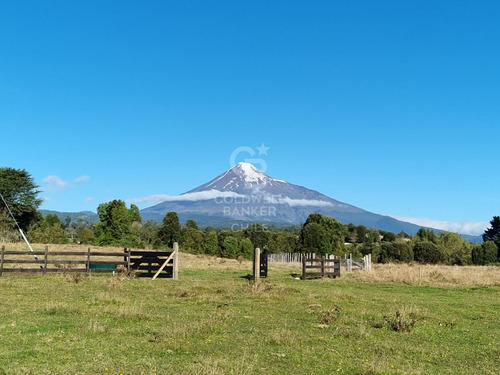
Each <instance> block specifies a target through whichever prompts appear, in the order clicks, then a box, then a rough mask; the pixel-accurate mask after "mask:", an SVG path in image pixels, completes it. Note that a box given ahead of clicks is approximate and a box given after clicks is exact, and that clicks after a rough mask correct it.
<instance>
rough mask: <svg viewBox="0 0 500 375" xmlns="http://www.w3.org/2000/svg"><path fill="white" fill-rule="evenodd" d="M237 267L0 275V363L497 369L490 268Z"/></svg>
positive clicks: (62, 369)
mask: <svg viewBox="0 0 500 375" xmlns="http://www.w3.org/2000/svg"><path fill="white" fill-rule="evenodd" d="M405 267H406V268H405ZM250 270H251V264H250V263H249V262H242V263H239V262H237V261H234V260H223V259H216V258H209V257H206V256H192V255H187V254H182V256H181V259H180V273H179V280H178V281H173V280H166V279H159V280H155V281H151V280H147V279H135V278H126V277H122V276H120V275H118V276H111V275H99V276H92V277H88V276H86V275H80V274H58V275H46V276H13V275H9V276H3V277H0V291H1V294H0V296H1V304H0V317H1V319H0V374H69V373H74V374H124V375H125V374H155V373H156V374H290V373H295V374H332V373H344V374H406V373H407V374H497V373H498V368H500V347H499V344H500V342H499V341H500V340H499V339H500V325H499V321H500V282H499V279H498V277H499V276H498V274H499V273H500V268H498V267H467V268H457V267H437V268H436V267H434V266H422V267H420V268H419V266H413V267H410V266H397V265H386V266H378V267H376V268H375V269H374V271H372V272H371V273H368V272H354V273H352V274H349V275H346V274H344V275H343V276H342V277H341V278H340V279H335V280H308V281H302V280H295V279H294V278H293V277H291V274H292V273H295V272H296V273H298V272H299V269H298V268H289V267H284V266H279V265H271V268H270V273H269V278H268V279H267V280H265V281H264V282H262V283H259V284H256V285H254V284H252V283H249V282H248V281H247V280H246V279H244V278H242V276H245V275H246V274H248V273H249V272H250ZM405 275H406V276H405ZM460 280H462V281H460Z"/></svg>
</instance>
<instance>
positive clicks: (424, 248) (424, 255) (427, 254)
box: [413, 241, 446, 263]
mask: <svg viewBox="0 0 500 375" xmlns="http://www.w3.org/2000/svg"><path fill="white" fill-rule="evenodd" d="M413 253H414V254H415V260H416V261H417V262H420V263H442V262H445V261H446V255H445V254H444V253H443V251H442V250H441V249H440V248H439V247H438V246H437V245H436V244H435V243H433V242H430V241H417V242H416V243H415V246H414V247H413Z"/></svg>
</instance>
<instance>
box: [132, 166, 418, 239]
mask: <svg viewBox="0 0 500 375" xmlns="http://www.w3.org/2000/svg"><path fill="white" fill-rule="evenodd" d="M169 211H175V212H177V213H178V214H179V216H180V218H181V219H183V218H195V220H197V222H198V223H199V224H201V225H207V224H209V225H217V224H219V225H224V226H228V225H231V224H236V225H240V224H242V223H249V222H255V221H258V222H261V223H274V224H278V225H297V224H301V223H303V222H304V221H305V220H306V218H307V216H308V215H309V214H310V213H312V212H318V213H321V214H325V215H329V216H333V217H335V218H336V219H337V220H339V221H341V222H342V223H344V224H348V223H353V224H356V225H365V226H366V227H374V228H377V229H381V230H386V231H391V232H395V233H399V232H401V231H405V232H406V233H408V234H414V233H416V232H417V231H418V229H420V227H419V226H417V225H414V224H411V223H406V222H402V221H399V220H396V219H394V218H391V217H389V216H383V215H378V214H375V213H372V212H369V211H366V210H363V209H361V208H359V207H356V206H353V205H350V204H348V203H344V202H340V201H337V200H335V199H332V198H330V197H328V196H326V195H324V194H321V193H319V192H317V191H315V190H311V189H307V188H305V187H303V186H299V185H294V184H291V183H288V182H286V181H282V180H278V179H275V178H272V177H270V176H268V175H266V174H265V173H263V172H261V171H260V170H258V169H257V168H255V167H254V166H253V165H252V164H249V163H239V164H237V165H235V166H234V167H232V168H231V169H229V170H228V171H226V172H224V173H222V174H221V175H219V176H217V177H216V178H214V179H213V180H211V181H209V182H207V183H206V184H203V185H201V186H199V187H197V188H195V189H192V190H190V191H188V192H186V193H184V194H181V195H179V196H177V197H171V198H170V199H169V200H167V201H165V202H163V203H160V204H157V205H155V206H152V207H149V208H146V209H143V210H142V211H141V214H142V216H143V218H145V219H155V220H159V219H161V218H163V216H164V215H165V214H166V213H167V212H169Z"/></svg>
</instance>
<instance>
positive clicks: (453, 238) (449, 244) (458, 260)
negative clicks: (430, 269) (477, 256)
mask: <svg viewBox="0 0 500 375" xmlns="http://www.w3.org/2000/svg"><path fill="white" fill-rule="evenodd" d="M437 243H438V246H439V247H440V248H441V250H442V251H443V253H444V254H445V255H446V258H447V261H448V263H450V264H457V265H465V264H470V262H471V251H472V247H471V246H470V244H469V241H464V239H463V238H462V236H461V235H459V234H458V233H450V232H441V233H439V235H438V239H437Z"/></svg>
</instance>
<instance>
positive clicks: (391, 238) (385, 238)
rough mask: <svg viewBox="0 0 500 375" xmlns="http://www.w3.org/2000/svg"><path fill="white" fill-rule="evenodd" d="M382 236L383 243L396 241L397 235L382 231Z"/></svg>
mask: <svg viewBox="0 0 500 375" xmlns="http://www.w3.org/2000/svg"><path fill="white" fill-rule="evenodd" d="M380 234H381V235H382V236H383V238H382V242H394V241H396V235H395V234H394V233H392V232H386V231H381V232H380Z"/></svg>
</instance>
